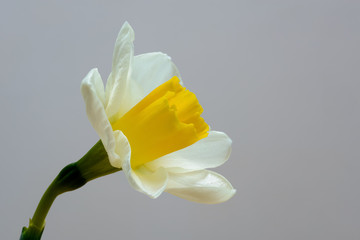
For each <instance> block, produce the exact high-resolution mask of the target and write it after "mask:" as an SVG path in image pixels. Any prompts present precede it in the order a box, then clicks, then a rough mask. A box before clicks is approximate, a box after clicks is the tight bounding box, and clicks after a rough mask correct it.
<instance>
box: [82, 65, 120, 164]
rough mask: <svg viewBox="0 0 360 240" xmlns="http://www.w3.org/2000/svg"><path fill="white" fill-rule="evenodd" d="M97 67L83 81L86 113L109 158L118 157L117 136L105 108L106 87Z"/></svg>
mask: <svg viewBox="0 0 360 240" xmlns="http://www.w3.org/2000/svg"><path fill="white" fill-rule="evenodd" d="M101 85H102V80H101V76H100V74H99V72H98V70H97V69H96V68H94V69H92V70H91V71H90V72H89V73H88V74H87V75H86V77H85V78H84V79H83V81H82V83H81V94H82V96H83V98H84V101H85V105H86V114H87V116H88V118H89V121H90V123H91V125H92V126H93V127H94V129H95V131H96V132H97V134H98V135H99V137H100V139H101V141H102V143H103V145H104V147H105V150H106V152H107V153H108V156H109V159H118V158H119V156H118V155H117V154H116V153H115V138H114V135H113V130H112V127H111V125H110V122H109V120H108V118H107V116H106V113H105V109H104V87H101Z"/></svg>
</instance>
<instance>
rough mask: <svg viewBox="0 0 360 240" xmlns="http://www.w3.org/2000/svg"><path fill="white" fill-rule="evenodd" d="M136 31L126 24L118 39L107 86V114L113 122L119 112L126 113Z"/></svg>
mask: <svg viewBox="0 0 360 240" xmlns="http://www.w3.org/2000/svg"><path fill="white" fill-rule="evenodd" d="M133 41H134V30H133V29H132V28H131V26H130V25H129V23H127V22H125V23H124V25H123V26H122V28H121V30H120V32H119V35H118V37H117V39H116V43H115V49H114V54H113V63H112V71H111V74H110V76H109V78H108V80H107V84H106V114H107V115H108V117H109V119H110V120H111V119H112V118H113V116H114V115H116V114H118V113H119V111H120V112H122V113H125V112H124V111H125V110H124V109H123V108H127V107H126V106H124V104H125V102H124V101H122V100H123V99H126V97H127V96H125V93H126V92H127V88H128V75H129V69H130V66H131V62H132V58H133V56H134V45H133Z"/></svg>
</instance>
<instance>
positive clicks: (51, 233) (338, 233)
mask: <svg viewBox="0 0 360 240" xmlns="http://www.w3.org/2000/svg"><path fill="white" fill-rule="evenodd" d="M359 3H360V2H359V1H356V0H354V1H346V0H339V1H331V0H323V1H318V0H302V1H289V0H284V1H253V0H249V1H211V0H207V1H184V0H183V1H171V0H167V1H165V0H164V1H134V0H128V1H125V0H124V1H100V0H99V1H95V0H86V1H85V0H82V1H64V0H63V1H53V0H46V1H45V0H44V1H39V0H33V1H1V3H0V5H1V6H0V68H1V71H0V109H1V118H0V121H1V122H0V133H1V134H0V148H1V150H0V239H18V238H19V236H20V232H21V228H22V227H23V226H25V225H27V224H28V219H29V218H30V217H32V214H33V212H34V211H35V208H36V206H37V204H38V201H39V199H40V197H41V195H42V194H43V192H44V191H45V189H46V188H47V186H48V185H49V184H50V182H51V181H52V180H53V178H54V177H55V176H56V175H57V173H58V172H59V171H60V169H61V168H63V167H64V166H65V165H67V164H68V163H70V162H73V161H76V160H78V159H79V158H80V157H81V156H82V155H83V154H85V153H86V152H87V151H88V150H89V149H90V147H92V146H93V144H95V143H96V142H97V141H98V136H97V135H96V133H95V131H94V130H93V128H92V127H91V125H90V123H89V121H88V119H87V117H86V114H85V107H84V103H83V100H82V97H81V94H80V83H81V80H82V79H83V77H84V76H85V75H86V74H87V73H88V71H89V70H90V69H91V68H93V67H98V68H99V71H100V73H101V75H102V77H103V79H106V78H107V76H108V74H109V72H110V68H111V60H112V51H113V46H114V42H115V39H116V36H117V34H118V31H119V30H120V27H121V26H122V24H123V23H124V22H125V21H129V23H130V24H131V25H132V27H133V28H134V30H135V53H136V54H140V53H145V52H154V51H162V52H165V53H167V54H168V55H170V56H171V57H172V59H173V61H174V62H175V63H176V65H177V66H178V68H179V70H180V72H181V75H182V78H183V81H184V83H185V85H186V86H187V87H188V88H189V89H190V90H191V91H193V92H195V93H196V95H197V97H198V99H199V101H200V103H201V104H202V106H203V107H204V109H205V111H204V114H203V116H204V118H205V119H206V121H207V122H208V123H209V125H210V126H211V127H212V129H215V130H219V131H224V132H226V133H227V134H228V135H229V136H230V137H231V138H232V140H233V152H232V155H231V158H230V159H229V161H228V162H227V163H226V164H225V165H223V166H221V167H219V168H217V169H216V171H217V172H219V173H221V174H222V175H224V176H225V177H226V178H227V179H228V180H229V181H230V182H231V183H232V184H233V186H234V187H235V188H236V189H237V194H236V195H235V197H234V198H233V199H231V200H230V201H228V202H225V203H222V204H219V205H201V204H198V203H193V202H188V201H186V200H183V199H180V198H177V197H175V196H172V195H170V194H167V193H164V194H162V195H161V196H160V197H159V198H158V199H156V200H152V199H150V198H148V197H147V196H145V195H143V194H140V193H138V192H136V191H134V190H133V189H132V188H131V187H130V186H129V184H128V182H127V180H126V178H125V177H124V174H123V173H122V172H119V173H116V174H112V175H109V176H106V177H103V178H100V179H97V180H95V181H92V182H90V183H88V184H87V185H86V186H84V187H83V188H81V189H79V190H77V191H75V192H71V193H66V194H64V195H61V196H60V197H59V198H58V199H57V200H56V201H55V203H54V205H53V207H52V208H51V210H50V212H49V215H48V217H47V226H46V228H45V232H44V234H43V238H42V239H44V240H46V239H51V240H63V239H69V240H70V239H87V240H92V239H93V240H98V239H129V240H132V239H156V240H161V239H164V240H165V239H166V240H167V239H171V240H177V239H179V240H180V239H206V240H215V239H242V240H289V239H291V240H293V239H294V240H303V239H307V240H313V239H314V240H319V239H324V240H338V239H342V240H352V239H354V240H355V239H360V207H359V203H360V191H359V182H360V171H359V170H360V162H359V157H360V153H359V143H360V131H359V123H360V113H359V103H360V101H359V100H360V98H359V90H360V83H359V80H360V78H359V77H360V70H359V69H360V66H359V63H360V46H359V43H360V14H359V12H360V4H359Z"/></svg>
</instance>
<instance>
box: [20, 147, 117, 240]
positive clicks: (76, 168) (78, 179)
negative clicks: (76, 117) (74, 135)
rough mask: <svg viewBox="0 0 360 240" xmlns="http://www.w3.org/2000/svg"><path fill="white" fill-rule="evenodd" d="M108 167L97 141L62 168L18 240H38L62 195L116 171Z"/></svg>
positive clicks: (106, 159)
mask: <svg viewBox="0 0 360 240" xmlns="http://www.w3.org/2000/svg"><path fill="white" fill-rule="evenodd" d="M120 170H121V169H120V168H114V167H112V166H111V165H110V163H109V160H108V157H107V153H106V151H105V149H104V146H103V144H102V142H101V140H100V141H98V142H97V143H96V144H95V145H94V146H93V147H92V148H91V149H90V150H89V151H88V152H87V153H86V154H85V155H84V156H83V157H82V158H81V159H80V160H79V161H77V162H75V163H71V164H69V165H67V166H66V167H64V168H63V169H62V170H61V171H60V173H59V174H58V175H57V176H56V178H55V179H54V181H53V182H52V183H51V184H50V186H49V187H48V188H47V190H46V191H45V193H44V195H43V196H42V198H41V200H40V202H39V204H38V206H37V208H36V210H35V213H34V215H33V218H32V219H30V223H29V227H23V229H22V233H21V236H20V240H39V239H41V236H42V233H43V231H44V227H45V218H46V216H47V214H48V212H49V210H50V208H51V206H52V204H53V202H54V201H55V199H56V197H57V196H59V195H61V194H62V193H65V192H69V191H73V190H76V189H78V188H80V187H82V186H84V185H85V184H86V183H87V182H89V181H91V180H93V179H95V178H98V177H101V176H105V175H108V174H111V173H114V172H117V171H120Z"/></svg>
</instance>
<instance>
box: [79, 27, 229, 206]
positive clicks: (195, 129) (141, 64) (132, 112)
mask: <svg viewBox="0 0 360 240" xmlns="http://www.w3.org/2000/svg"><path fill="white" fill-rule="evenodd" d="M133 41H134V31H133V29H132V28H131V26H130V25H129V24H128V23H125V24H124V25H123V27H122V28H121V30H120V33H119V35H118V37H117V40H116V43H115V50H114V55H113V63H112V72H111V74H110V76H109V78H108V80H107V84H106V88H104V85H103V81H102V79H101V76H100V74H99V72H98V70H97V69H92V70H91V71H90V72H89V73H88V74H87V76H86V77H85V78H84V80H83V81H82V84H81V93H82V95H83V98H84V101H85V104H86V112H87V115H88V118H89V120H90V122H91V124H92V126H93V127H94V128H95V130H96V132H97V133H98V135H99V137H100V139H101V141H102V143H103V145H104V148H105V150H106V152H107V154H108V157H109V161H110V164H111V165H112V166H113V167H116V168H122V169H123V171H124V173H125V175H126V177H127V179H128V181H129V183H130V184H131V186H132V187H134V188H135V189H136V190H138V191H140V192H143V193H145V194H147V195H148V196H150V197H152V198H156V197H158V196H159V195H160V194H161V193H162V192H163V191H166V192H169V193H171V194H174V195H176V196H179V197H181V198H185V199H188V200H191V201H195V202H200V203H219V202H223V201H226V200H228V199H229V198H231V197H232V196H233V195H234V194H235V190H234V189H233V187H232V186H231V184H230V183H229V182H228V181H227V180H226V179H225V178H224V177H223V176H221V175H219V174H217V173H215V172H212V171H210V170H206V169H207V168H214V167H217V166H219V165H221V164H223V163H224V162H225V161H227V159H228V158H229V155H230V152H231V140H230V138H229V137H228V136H227V135H226V134H225V133H222V132H216V131H210V130H209V126H208V125H207V124H206V122H205V121H204V119H203V118H202V117H201V116H200V114H201V113H202V111H203V109H202V107H201V105H200V104H199V102H198V100H197V98H196V96H195V94H193V93H192V92H190V91H188V90H187V89H186V88H185V87H184V86H183V84H182V81H181V77H180V74H179V72H178V70H177V68H176V66H175V65H174V63H173V62H172V61H171V59H170V58H169V57H168V56H167V55H165V54H163V53H160V52H154V53H146V54H142V55H138V56H134V50H133Z"/></svg>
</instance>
